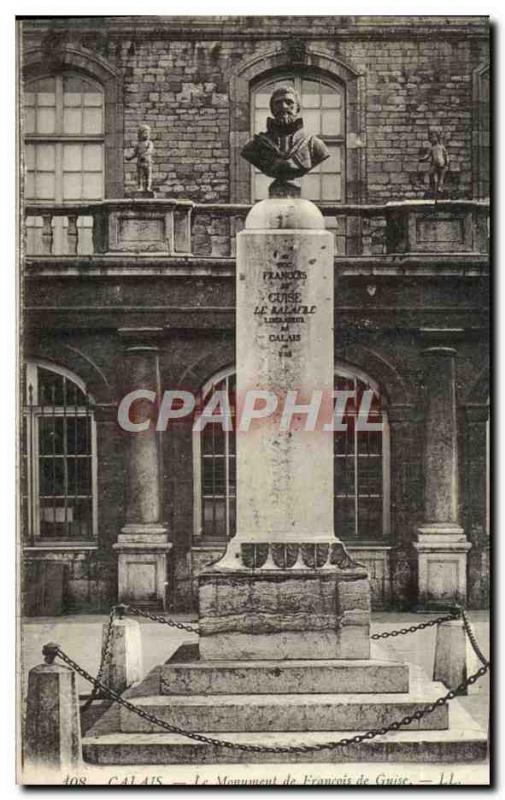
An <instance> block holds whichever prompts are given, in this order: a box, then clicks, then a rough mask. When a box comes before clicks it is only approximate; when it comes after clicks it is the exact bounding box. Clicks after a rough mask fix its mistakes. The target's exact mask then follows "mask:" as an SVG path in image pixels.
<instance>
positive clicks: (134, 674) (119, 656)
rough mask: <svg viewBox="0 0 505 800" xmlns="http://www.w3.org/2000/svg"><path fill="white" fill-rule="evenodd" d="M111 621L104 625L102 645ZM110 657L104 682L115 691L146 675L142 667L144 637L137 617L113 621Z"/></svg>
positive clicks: (122, 690) (122, 689) (123, 688)
mask: <svg viewBox="0 0 505 800" xmlns="http://www.w3.org/2000/svg"><path fill="white" fill-rule="evenodd" d="M108 628H109V623H108V622H104V624H103V626H102V645H103V642H104V640H105V638H106V636H107V632H108ZM110 636H111V640H110V657H109V659H108V661H107V663H106V665H105V671H104V677H103V682H104V683H105V685H106V686H108V687H109V689H113V690H114V691H115V692H119V693H121V692H124V690H125V689H128V688H129V687H130V686H132V685H133V684H134V683H138V682H139V681H141V680H142V678H143V677H144V673H143V667H142V637H141V633H140V625H139V623H138V622H137V620H136V619H129V618H128V617H124V618H119V619H118V618H116V619H114V621H113V622H112V630H111V634H110Z"/></svg>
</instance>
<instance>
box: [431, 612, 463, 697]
mask: <svg viewBox="0 0 505 800" xmlns="http://www.w3.org/2000/svg"><path fill="white" fill-rule="evenodd" d="M466 679H467V664H466V634H465V629H464V627H463V621H462V620H461V619H454V620H447V621H446V622H440V623H439V624H438V625H437V638H436V642H435V660H434V664H433V680H434V681H441V682H442V683H443V684H444V685H445V686H447V688H448V689H456V688H457V687H458V686H459V685H460V684H461V683H463V682H464V681H466ZM464 694H468V690H466V691H465V692H464Z"/></svg>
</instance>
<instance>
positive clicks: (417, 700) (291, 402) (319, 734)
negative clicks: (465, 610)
mask: <svg viewBox="0 0 505 800" xmlns="http://www.w3.org/2000/svg"><path fill="white" fill-rule="evenodd" d="M279 98H283V100H282V102H280V101H279ZM272 100H273V102H272V104H271V107H272V112H273V114H274V119H273V120H272V121H269V126H268V131H267V133H265V134H261V135H260V137H256V138H255V139H253V140H252V142H250V143H249V144H248V145H246V147H245V148H244V151H243V154H244V156H245V157H246V158H248V160H250V161H251V163H254V164H255V165H256V166H261V165H262V164H263V159H264V157H265V160H266V167H265V169H266V170H268V174H269V175H271V177H273V178H274V183H273V184H272V187H271V192H270V194H271V196H270V198H269V199H268V200H263V201H261V202H259V203H257V204H256V205H255V206H254V207H253V209H252V210H251V211H250V213H249V215H248V217H247V220H246V225H245V230H244V231H242V232H241V233H240V234H239V235H238V246H237V332H236V333H237V335H236V349H237V403H238V409H237V410H238V411H239V407H240V405H241V404H242V405H243V404H245V403H247V402H248V401H247V397H248V396H249V397H250V396H251V390H252V392H255V393H256V394H255V395H254V396H255V397H261V396H262V395H261V392H263V397H266V396H267V393H268V395H269V396H270V395H271V394H272V392H275V394H276V396H278V397H280V398H282V399H283V400H284V403H283V406H284V409H283V412H282V416H281V418H280V419H279V415H277V417H276V416H275V415H274V414H271V415H269V416H268V417H266V416H263V418H259V417H261V414H260V415H256V417H257V418H256V419H253V420H252V421H251V424H250V425H249V426H248V427H247V428H246V429H244V430H241V426H242V423H243V420H244V416H245V415H244V414H242V415H240V413H239V416H241V423H240V425H239V429H238V431H237V437H236V446H237V450H236V461H237V533H236V535H235V537H234V538H232V539H231V540H230V542H229V544H228V547H227V549H226V552H225V554H224V556H223V557H222V558H221V559H220V560H219V561H217V562H216V563H214V564H212V565H210V566H209V567H207V568H206V569H205V571H204V572H202V573H201V574H200V576H199V600H200V631H199V633H200V635H199V639H198V643H196V642H194V641H193V642H186V643H184V644H181V646H180V647H179V648H178V649H177V651H176V652H175V653H173V655H172V656H171V658H170V659H169V660H168V661H166V662H164V663H162V664H159V665H158V666H156V667H154V668H153V669H151V671H150V672H149V673H148V675H147V676H146V677H145V678H144V679H143V680H142V681H141V682H140V683H139V684H138V685H136V686H132V687H130V688H129V689H127V690H126V692H125V693H124V694H123V698H124V699H126V700H128V703H129V706H130V707H126V708H125V707H122V708H118V706H117V705H113V706H112V707H111V708H109V709H108V710H107V711H106V712H105V713H104V714H103V716H102V717H101V718H100V719H99V720H98V721H97V722H96V723H95V724H94V725H93V726H92V728H91V729H90V730H89V731H88V732H87V734H86V737H85V738H84V740H83V754H84V758H85V759H86V760H87V761H89V762H93V763H97V764H109V765H111V764H125V765H126V764H127V765H129V766H131V765H134V764H144V765H154V764H180V763H187V764H217V763H223V764H231V763H243V762H245V763H266V764H268V763H270V764H271V763H274V762H281V761H285V762H300V763H307V762H312V761H314V762H315V761H323V762H331V763H336V762H350V761H360V762H365V763H368V762H371V761H422V762H425V761H437V762H444V761H445V762H449V763H455V762H458V761H469V760H472V759H477V758H479V759H480V758H484V757H485V754H486V735H485V732H483V731H482V730H480V728H479V729H478V730H477V729H476V728H475V723H474V722H473V720H471V719H470V718H469V717H468V715H466V713H465V712H464V711H463V710H462V709H461V708H459V706H458V705H457V701H453V705H452V709H451V714H452V715H453V716H452V720H451V725H450V726H449V712H448V707H447V705H446V704H442V705H440V704H436V703H434V701H435V700H436V699H437V698H439V697H440V696H441V695H442V694H444V693H445V687H443V686H442V684H440V683H437V682H435V681H429V680H428V679H427V678H426V675H424V673H423V671H422V670H421V669H420V668H419V667H416V666H414V665H408V664H406V663H401V662H395V661H392V660H391V657H390V654H388V656H387V657H386V658H384V657H383V653H382V651H381V649H380V647H377V645H376V644H374V652H373V658H370V636H369V617H370V588H369V581H368V575H367V572H366V570H365V569H364V567H362V566H360V565H359V564H356V563H355V562H354V561H353V560H352V559H351V558H350V556H349V555H348V553H347V552H346V549H345V546H344V544H343V543H342V542H341V541H340V540H339V538H338V531H334V529H333V433H332V431H331V430H329V429H328V428H325V424H326V425H328V423H323V424H318V421H317V420H311V421H312V422H314V423H315V424H311V425H310V426H305V425H298V424H297V422H296V418H297V416H298V417H299V416H304V415H306V414H309V415H310V414H313V405H312V402H313V399H314V397H318V396H320V397H322V396H330V397H331V396H332V392H333V297H334V286H333V270H334V264H333V246H332V235H331V234H330V233H329V232H328V231H326V230H325V229H324V220H323V217H322V215H321V213H320V212H319V210H318V209H317V208H316V206H315V205H314V204H313V203H310V202H308V201H307V200H303V199H302V198H301V197H300V196H299V194H300V188H299V186H298V185H297V184H296V183H294V182H293V181H294V180H297V179H298V178H300V177H302V176H303V175H304V174H305V173H306V172H308V171H309V170H310V169H311V168H312V167H314V166H315V165H316V164H317V163H318V161H320V160H321V158H322V157H323V158H324V145H323V143H322V142H320V141H319V140H317V139H316V138H315V137H307V136H305V134H304V133H303V124H302V123H301V120H300V119H299V102H298V99H297V97H296V95H295V94H294V92H293V91H292V90H291V89H289V91H288V92H286V90H284V89H283V91H282V94H281V93H280V92H276V93H274V96H273V98H272ZM277 101H279V102H277ZM286 104H287V105H286ZM286 107H288V108H289V113H288V112H286ZM283 116H284V122H283V119H282V117H283ZM290 117H294V119H290ZM295 122H296V125H295V124H294V123H295ZM248 392H249V394H247V393H248ZM290 393H291V394H290ZM293 393H294V395H293ZM290 398H291V399H290ZM321 408H322V404H321ZM286 409H287V410H286ZM326 411H328V410H326ZM330 412H331V409H330ZM285 415H287V418H285ZM323 416H324V414H323ZM326 416H328V414H326ZM330 416H331V413H330ZM288 418H289V419H288ZM305 427H308V428H310V430H305ZM329 427H330V428H331V426H329ZM440 672H441V673H442V674H443V677H444V679H445V677H446V675H448V674H449V666H448V662H447V659H445V661H444V660H443V659H442V661H441V662H440ZM131 706H135V709H132V708H131ZM406 715H408V716H406ZM160 720H161V721H162V722H163V723H168V726H171V727H172V731H173V732H166V730H163V731H162V730H161V729H160ZM405 720H407V722H405ZM391 725H395V726H396V728H400V729H399V730H395V732H393V733H385V734H384V735H382V734H381V735H380V736H379V735H377V728H383V727H384V730H385V731H387V730H389V726H391ZM173 726H176V728H177V730H176V729H175V728H174V727H173ZM400 726H401V727H400ZM181 731H182V732H184V735H180V734H181ZM358 731H359V732H362V736H360V737H359V742H356V741H355V738H354V737H355V734H356V732H358ZM370 733H371V734H372V735H371V736H370ZM209 736H210V738H209ZM349 737H350V738H349ZM342 738H343V739H344V742H345V745H342V746H333V745H331V744H328V742H332V741H335V740H341V739H342Z"/></svg>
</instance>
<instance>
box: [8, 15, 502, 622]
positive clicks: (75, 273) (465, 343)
mask: <svg viewBox="0 0 505 800" xmlns="http://www.w3.org/2000/svg"><path fill="white" fill-rule="evenodd" d="M19 33H20V60H21V68H22V80H21V88H22V91H21V92H20V97H21V103H22V106H21V108H22V113H21V114H20V121H21V137H22V138H21V141H22V142H23V146H22V148H21V149H22V165H23V170H22V175H23V180H22V186H21V192H22V201H23V209H24V215H23V218H24V220H25V222H26V226H25V234H26V235H25V237H24V238H25V245H24V248H23V263H22V292H21V298H22V303H23V310H22V335H23V351H24V358H25V359H26V365H25V369H24V370H23V380H22V392H21V394H22V409H21V417H22V420H23V431H24V435H23V445H22V453H23V456H22V504H23V513H22V517H23V525H22V529H23V530H22V535H23V540H22V549H23V564H24V569H23V575H24V581H23V588H24V595H25V600H26V611H27V613H48V611H49V610H55V609H56V610H57V609H60V610H65V611H71V610H86V611H91V610H98V609H105V608H107V607H108V606H109V605H110V603H111V602H113V601H114V600H116V598H117V596H118V581H119V586H120V591H119V594H120V596H121V597H123V598H124V599H130V600H132V601H134V602H137V603H145V604H147V605H152V606H153V607H155V606H158V607H161V606H164V607H166V608H169V609H178V610H181V609H189V608H192V607H193V605H194V602H195V601H194V584H195V577H196V575H197V573H198V570H199V569H200V568H201V567H202V566H203V565H204V564H206V563H208V562H209V561H211V560H213V559H214V558H216V556H217V555H218V554H219V553H220V552H221V551H222V549H223V547H224V545H225V542H226V539H227V537H228V536H230V535H233V527H234V499H235V483H234V435H233V433H231V434H226V435H222V436H218V435H217V434H214V432H211V433H209V435H208V436H201V437H198V436H197V435H196V434H195V433H194V432H192V430H191V427H190V426H188V425H183V424H181V425H176V426H173V428H171V429H170V430H168V431H167V432H165V433H155V432H154V431H151V432H150V433H149V434H148V435H147V437H146V439H145V440H142V441H143V442H144V445H145V446H144V445H142V444H132V435H131V434H128V433H126V432H125V431H122V430H121V428H120V427H119V426H118V424H117V407H118V403H119V401H120V400H121V398H122V396H123V395H124V394H125V392H127V391H130V390H131V389H132V388H134V387H135V386H144V387H150V388H154V389H158V388H159V387H161V388H162V389H178V388H179V389H180V388H182V389H185V390H190V391H192V392H195V393H200V394H202V393H203V395H206V396H207V395H208V393H209V392H211V391H213V390H214V389H215V388H216V387H220V388H223V387H224V388H226V389H227V390H229V391H230V392H232V391H233V374H234V358H235V356H234V324H235V320H234V281H235V257H234V254H235V242H234V237H235V234H236V233H237V232H238V231H239V230H240V229H241V227H242V225H243V220H244V217H245V215H246V214H247V211H248V208H249V207H250V204H251V203H252V202H253V201H254V200H256V199H259V198H261V197H264V196H265V191H266V188H265V185H264V183H263V182H262V177H261V176H259V175H256V174H254V172H253V171H252V170H251V169H250V168H249V166H248V164H247V163H246V162H245V161H244V160H243V159H241V158H240V149H241V147H242V146H243V144H244V143H245V142H246V141H247V140H248V139H249V138H250V136H251V132H252V131H254V130H259V129H261V128H262V127H263V126H264V122H265V117H266V115H267V113H268V108H267V101H266V100H265V98H267V97H268V95H269V93H270V92H271V89H272V88H273V86H275V85H276V84H277V83H289V84H291V85H294V86H295V87H296V88H297V89H298V91H299V93H300V94H301V97H302V106H303V114H304V119H305V124H306V127H307V128H308V129H309V130H310V131H311V132H314V133H317V134H318V135H321V136H322V138H323V139H325V141H326V143H327V146H328V147H329V149H330V151H331V159H329V160H328V163H327V166H325V167H324V169H323V168H321V169H320V170H319V171H318V172H317V173H316V174H315V175H312V176H308V177H307V178H304V179H303V180H304V184H303V188H302V192H303V194H304V196H306V197H308V198H309V199H312V200H314V201H315V202H316V203H317V204H318V205H319V207H320V208H321V210H322V211H323V214H324V215H325V217H326V220H327V225H328V227H329V228H330V229H331V230H333V231H334V232H335V241H336V257H335V274H336V277H337V281H336V287H337V288H336V294H335V308H336V314H335V352H336V364H335V375H336V378H335V380H336V385H342V386H358V387H359V386H369V387H371V388H373V389H374V391H375V392H376V393H377V394H378V395H379V396H380V400H381V408H382V414H383V419H384V421H385V426H384V432H383V433H382V434H381V436H380V437H379V438H380V441H379V440H378V439H373V438H372V437H369V439H368V440H367V441H366V442H365V443H360V442H358V441H357V440H354V441H346V442H343V443H342V442H340V443H338V442H336V445H335V462H336V477H337V476H340V477H339V479H337V488H336V493H335V518H336V530H337V533H338V534H339V535H340V536H341V537H342V538H343V539H344V540H345V541H346V542H347V544H348V546H349V548H350V550H351V551H352V552H353V553H355V554H356V556H357V557H358V558H359V560H360V561H361V562H363V563H366V564H367V565H368V567H369V569H370V576H371V581H372V589H373V602H374V605H375V607H376V608H391V607H403V608H408V607H413V606H414V605H416V603H418V602H420V601H421V602H422V601H423V600H425V599H428V598H438V599H450V598H454V597H458V598H460V599H463V600H465V601H466V602H467V603H468V605H470V606H472V607H483V606H486V604H487V602H488V573H489V499H488V484H489V479H488V464H489V456H488V455H487V453H488V449H489V421H488V399H489V386H488V383H489V379H488V370H487V366H486V364H487V361H488V353H489V342H488V327H489V325H488V323H489V295H488V246H487V239H488V236H487V232H488V195H489V155H488V147H489V30H488V22H487V19H486V18H484V17H449V18H439V17H399V18H393V17H270V18H258V17H237V18H231V17H200V18H189V17H183V16H181V17H172V18H171V17H156V18H154V17H111V18H107V17H104V18H100V19H96V18H95V19H93V18H90V19H85V18H83V19H77V18H75V19H71V18H69V19H65V18H58V19H54V20H50V19H43V18H41V19H30V20H24V21H22V22H20V25H19ZM140 123H147V124H148V125H149V126H150V128H151V138H152V141H153V143H154V165H153V188H154V191H155V199H154V200H144V199H141V200H139V199H135V198H133V197H132V193H133V190H134V189H135V165H134V161H126V160H125V152H126V154H130V153H131V147H132V146H133V144H134V143H135V140H136V136H137V128H138V125H139V124H140ZM433 130H435V131H437V132H438V133H439V134H440V135H441V138H442V141H443V142H444V144H445V146H446V147H447V150H448V153H449V157H450V164H449V172H448V176H447V180H446V191H445V193H444V195H443V196H442V197H441V198H440V199H438V200H437V202H436V203H435V202H434V200H433V198H431V199H430V197H429V187H428V174H427V170H428V163H427V162H426V161H422V160H420V159H421V158H422V156H423V154H425V153H426V151H427V149H428V148H429V140H428V136H429V133H430V131H433ZM140 228H142V230H143V233H142V236H143V237H144V238H143V239H142V238H140V239H138V238H136V236H137V234H138V231H139V229H140ZM146 231H147V233H146ZM146 236H147V239H146V238H145V237H146ZM133 438H134V437H133ZM437 441H438V442H442V444H441V445H440V446H439V445H437ZM142 447H144V449H143V450H142ZM135 448H136V449H135ZM141 450H142V453H141V452H140V451H141ZM339 458H340V460H339ZM129 526H130V527H129ZM131 526H133V528H132V527H131ZM142 526H143V527H142ZM133 529H134V530H135V531H137V533H136V534H134V537H135V536H136V537H137V538H136V539H135V538H132V530H133ZM139 530H140V531H141V532H140V533H139ZM142 531H143V533H142ZM144 534H145V536H144ZM128 536H130V538H128ZM118 537H119V541H118ZM121 537H123V540H122V539H121ZM143 537H144V538H143ZM121 559H122V562H121ZM118 562H121V563H122V566H120V570H119V571H120V572H121V570H123V573H124V574H122V575H120V576H119V577H118Z"/></svg>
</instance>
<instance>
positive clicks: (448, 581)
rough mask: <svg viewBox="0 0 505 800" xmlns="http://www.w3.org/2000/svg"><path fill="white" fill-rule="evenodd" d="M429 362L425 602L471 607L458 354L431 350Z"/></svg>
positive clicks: (420, 538) (419, 546)
mask: <svg viewBox="0 0 505 800" xmlns="http://www.w3.org/2000/svg"><path fill="white" fill-rule="evenodd" d="M423 355H424V358H425V361H426V365H425V366H426V369H425V391H426V412H425V414H426V416H425V449H424V478H425V484H424V523H423V525H422V526H421V528H419V530H418V533H417V541H416V542H415V544H414V547H415V549H416V550H417V553H418V581H419V586H418V590H419V600H420V601H421V602H423V601H427V600H448V601H449V600H458V601H462V602H464V601H466V560H467V558H466V556H467V552H468V550H469V549H470V547H471V545H470V544H469V543H468V542H467V540H466V537H465V533H464V530H463V528H462V527H461V525H460V512H459V472H458V469H459V468H458V431H457V413H456V365H455V356H456V351H455V350H454V349H453V348H451V347H440V346H437V347H429V348H427V349H426V350H424V351H423Z"/></svg>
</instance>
